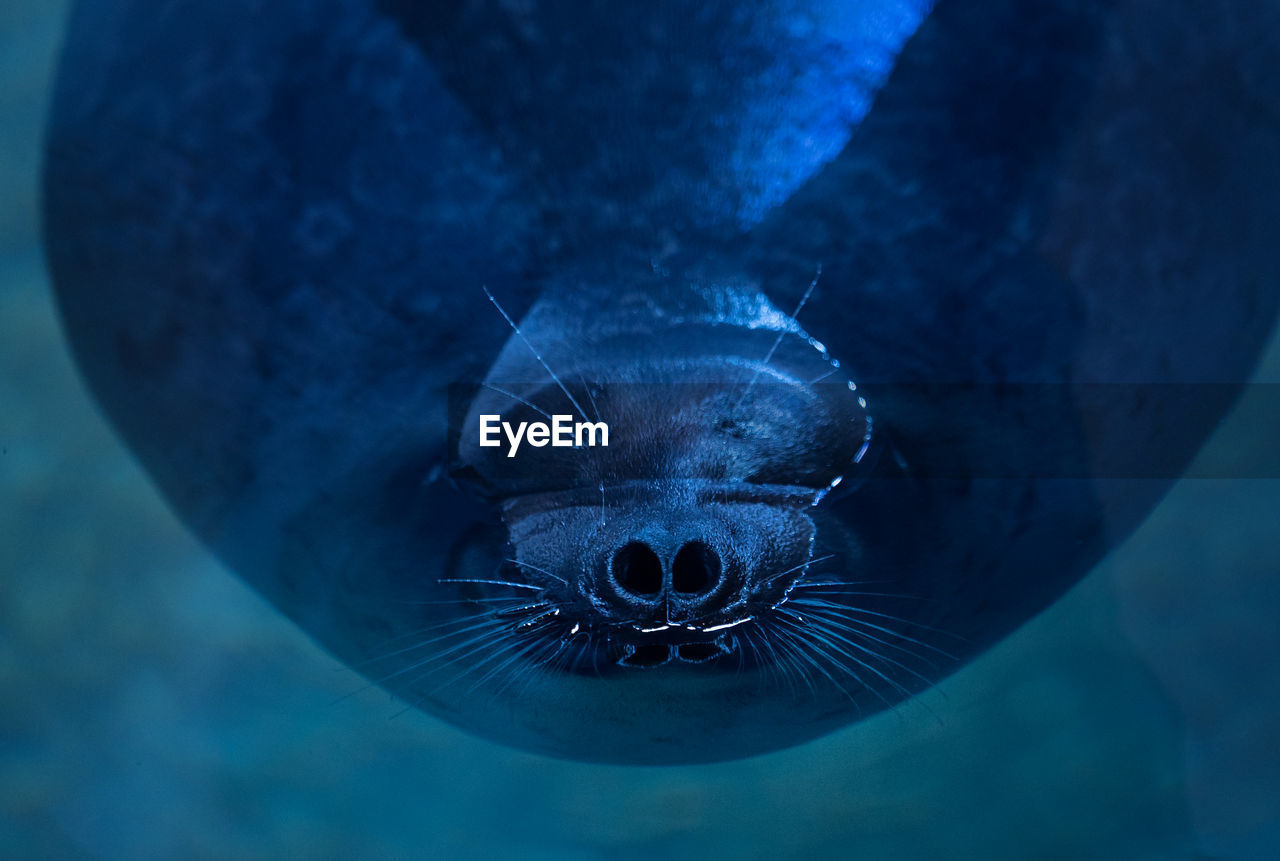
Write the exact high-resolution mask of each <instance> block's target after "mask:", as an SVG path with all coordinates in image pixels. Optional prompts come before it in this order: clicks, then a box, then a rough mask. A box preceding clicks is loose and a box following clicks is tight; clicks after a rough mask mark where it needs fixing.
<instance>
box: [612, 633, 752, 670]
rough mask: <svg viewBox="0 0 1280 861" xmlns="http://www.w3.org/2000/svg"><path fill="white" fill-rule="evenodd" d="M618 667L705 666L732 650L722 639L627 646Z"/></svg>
mask: <svg viewBox="0 0 1280 861" xmlns="http://www.w3.org/2000/svg"><path fill="white" fill-rule="evenodd" d="M624 649H625V650H626V652H625V654H624V655H623V656H622V657H621V658H619V659H618V666H620V667H632V668H637V669H652V668H653V667H661V666H664V665H666V664H669V663H671V662H673V661H677V662H681V663H685V664H707V663H710V662H712V661H715V660H717V659H718V658H722V657H724V656H725V655H728V654H730V653H731V652H732V651H733V649H732V648H731V647H730V646H729V645H728V644H727V643H726V642H725V639H724V638H723V637H721V638H719V639H717V640H712V641H711V642H693V643H643V644H640V645H631V644H627V645H626V646H624Z"/></svg>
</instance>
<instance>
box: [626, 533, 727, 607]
mask: <svg viewBox="0 0 1280 861" xmlns="http://www.w3.org/2000/svg"><path fill="white" fill-rule="evenodd" d="M723 576H724V565H723V563H722V561H721V556H720V554H719V553H718V552H717V551H716V549H715V548H714V547H713V546H712V545H711V544H709V543H708V542H706V541H704V540H701V539H694V540H691V541H686V542H684V543H683V544H682V545H681V546H680V547H679V549H678V550H676V552H675V554H674V556H672V557H670V559H669V561H668V562H666V563H665V564H664V562H663V560H662V559H661V558H660V557H659V556H658V553H657V552H656V551H655V550H654V548H653V547H651V546H650V545H649V544H647V543H645V542H644V541H642V540H636V539H632V540H629V541H627V542H626V543H624V544H623V545H622V546H621V547H619V548H618V549H617V550H616V551H615V552H614V554H613V556H612V558H611V560H610V563H609V578H608V583H609V585H610V586H611V587H612V588H611V590H610V591H611V592H613V593H614V595H615V596H616V597H617V598H620V599H621V600H622V601H623V602H625V603H626V604H628V605H630V606H635V605H659V604H666V605H667V606H668V607H669V608H671V610H672V611H673V613H675V614H677V615H680V613H679V611H680V610H694V611H696V610H697V609H698V608H699V607H700V606H701V605H702V604H703V603H704V602H706V601H707V600H709V599H710V598H711V597H712V596H714V595H715V594H716V592H717V589H718V587H719V586H720V585H721V581H722V579H723Z"/></svg>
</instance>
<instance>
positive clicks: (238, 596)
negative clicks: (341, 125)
mask: <svg viewBox="0 0 1280 861" xmlns="http://www.w3.org/2000/svg"><path fill="white" fill-rule="evenodd" d="M65 8H66V4H65V3H61V2H47V0H45V2H35V0H0V513H2V514H0V857H14V858H42V857H55V858H79V857H86V858H95V857H102V858H156V857H197V858H224V857H238V858H257V857H260V858H275V857H281V856H289V857H319V858H325V857H362V858H444V859H449V858H530V859H536V858H557V859H561V858H569V859H574V858H605V857H607V858H618V859H627V858H651V857H653V856H654V855H657V854H660V855H662V856H664V857H669V858H686V857H689V858H692V857H699V858H706V857H712V858H715V857H734V858H770V859H780V858H801V857H815V856H817V857H838V858H845V857H857V858H862V859H881V858H884V859H889V858H894V859H912V858H934V857H947V858H973V859H1006V858H1007V859H1024V858H1063V859H1067V858H1134V859H1140V858H1174V859H1176V858H1221V859H1237V858H1239V859H1254V858H1257V859H1273V858H1277V857H1280V576H1277V574H1278V573H1280V480H1276V479H1262V478H1259V479H1230V480H1228V479H1199V478H1198V479H1192V480H1186V481H1183V482H1181V483H1180V484H1178V485H1177V486H1175V487H1174V489H1173V490H1172V491H1171V493H1170V494H1169V496H1168V497H1167V498H1166V499H1165V501H1164V502H1163V503H1162V504H1161V505H1160V506H1159V508H1158V509H1157V510H1156V511H1155V512H1154V513H1153V514H1152V515H1151V516H1150V518H1149V519H1148V521H1147V522H1146V523H1145V525H1144V526H1143V527H1142V528H1141V529H1140V530H1139V531H1138V533H1137V534H1135V535H1134V536H1133V538H1131V539H1130V540H1129V541H1128V542H1127V543H1125V544H1124V545H1122V546H1121V547H1120V548H1119V549H1118V550H1116V551H1115V552H1114V553H1112V554H1111V556H1109V557H1108V559H1107V560H1106V561H1105V562H1104V563H1103V564H1102V565H1101V566H1100V567H1099V568H1098V569H1097V570H1096V571H1095V572H1094V573H1093V574H1092V575H1090V576H1089V577H1088V578H1087V579H1086V580H1085V581H1083V582H1082V583H1081V584H1080V585H1079V586H1078V587H1076V588H1075V589H1074V590H1072V591H1071V592H1070V593H1069V594H1068V595H1067V596H1066V597H1065V598H1064V599H1063V600H1061V601H1060V602H1058V603H1057V604H1055V605H1054V606H1053V607H1051V608H1050V609H1049V610H1048V611H1046V612H1045V613H1043V614H1042V615H1040V616H1039V617H1037V618H1036V619H1034V620H1033V621H1032V622H1030V623H1029V624H1027V625H1026V626H1025V627H1024V628H1023V629H1021V630H1020V631H1018V632H1017V633H1016V634H1015V635H1013V636H1011V637H1010V638H1008V639H1007V640H1005V641H1004V642H1003V643H1001V644H1000V645H998V646H997V647H996V648H994V649H993V650H992V651H990V652H989V653H987V654H986V655H985V656H984V657H982V658H981V659H980V660H978V661H976V662H974V663H973V664H971V665H970V666H968V667H966V668H965V669H964V670H962V671H961V672H959V673H957V674H956V675H954V676H952V677H951V678H949V679H947V680H946V681H944V682H943V683H942V684H941V685H939V686H938V687H937V688H935V689H933V690H930V691H928V692H927V693H925V694H924V695H923V696H921V697H920V698H918V699H917V700H915V701H912V702H910V703H908V704H906V705H905V706H902V707H900V708H899V709H897V710H896V711H894V712H890V713H887V714H882V715H880V716H877V717H875V718H873V719H871V720H869V721H866V722H864V723H862V724H859V725H855V726H853V727H851V728H849V729H846V730H844V731H841V732H838V733H835V734H833V735H831V736H828V737H825V738H823V739H820V740H818V741H816V742H813V743H810V744H807V745H804V746H802V747H799V748H794V749H791V750H788V751H783V752H781V753H775V754H770V755H766V756H761V757H756V758H752V759H748V760H742V761H738V762H731V763H725V764H720V765H713V766H696V767H679V768H637V767H617V766H598V765H582V764H576V763H569V762H561V761H556V760H550V759H546V758H543V757H539V756H535V755H530V754H524V753H520V752H516V751H512V750H508V749H506V748H502V747H499V746H496V745H493V744H491V743H488V742H485V741H481V740H478V739H475V738H472V737H470V736H468V735H466V734H463V733H461V732H459V731H458V730H455V729H453V728H451V727H448V726H446V725H445V724H443V723H441V722H439V721H437V720H434V719H432V718H430V717H427V716H426V715H423V714H421V713H418V712H416V711H405V710H404V709H403V707H402V706H401V705H400V704H399V703H397V702H395V701H393V700H391V699H390V698H389V697H388V696H387V695H386V694H385V693H382V692H379V691H377V690H374V689H371V688H368V687H367V686H366V685H365V683H364V682H363V681H362V680H361V679H360V678H359V677H358V676H357V675H356V674H355V673H354V672H353V671H352V670H350V669H349V668H347V667H345V666H344V665H342V664H340V663H339V662H338V661H337V660H335V659H333V658H331V657H329V656H328V655H327V654H325V653H324V652H322V651H321V650H319V649H318V648H317V647H316V646H315V645H314V644H312V643H311V642H310V641H309V640H308V639H307V637H306V636H305V635H304V634H303V633H302V632H301V631H300V630H299V629H298V628H296V627H295V626H294V625H293V624H292V623H290V622H289V621H288V620H286V619H285V618H284V617H283V616H281V615H280V614H279V613H278V612H276V611H275V610H274V609H272V608H271V607H269V606H268V605H267V604H266V603H265V602H264V601H263V600H261V599H260V598H259V597H258V596H257V595H256V594H254V593H252V592H251V591H250V590H249V589H248V588H247V587H246V586H245V585H243V584H242V583H241V582H240V581H239V580H238V579H236V578H235V577H234V576H233V575H231V574H230V573H229V572H227V571H225V570H224V569H222V568H221V567H220V566H219V565H218V564H217V563H216V562H215V561H214V560H213V559H212V558H211V557H210V556H209V555H208V554H207V553H205V552H204V551H203V550H202V548H201V547H200V546H199V545H197V544H196V542H195V541H194V539H192V538H191V537H190V536H189V535H187V534H186V532H185V531H184V529H183V528H182V527H181V526H180V525H179V524H178V522H177V521H176V519H175V518H174V517H173V515H172V514H170V512H169V511H168V510H167V508H166V507H165V506H164V504H163V503H162V502H161V500H160V498H159V496H158V495H157V493H156V492H155V490H154V489H153V488H152V487H151V485H150V484H149V482H148V481H147V479H146V477H145V476H144V475H143V473H142V472H141V470H140V468H139V467H138V466H137V464H136V463H135V462H134V461H133V460H132V458H131V457H130V456H129V455H128V453H127V452H126V451H125V449H124V448H123V446H122V445H121V443H120V442H119V441H118V440H117V438H116V437H115V436H114V434H113V433H112V432H111V430H110V429H109V428H108V427H107V425H106V424H105V422H104V420H103V418H102V417H101V415H100V414H99V412H98V411H97V409H96V408H95V407H94V405H93V404H92V403H91V402H90V401H89V399H88V395H87V392H86V390H85V389H84V387H83V385H82V383H81V382H80V380H79V379H78V377H77V375H76V373H75V371H74V369H73V367H72V363H71V358H70V354H69V353H68V351H67V349H66V346H65V343H64V341H63V337H62V333H61V332H60V330H59V326H58V322H57V318H56V315H55V312H54V308H53V305H52V297H51V294H50V292H49V286H48V281H47V275H46V272H45V267H44V264H43V260H42V257H41V252H40V247H39V231H38V189H39V180H38V177H39V163H40V128H41V123H42V119H43V115H44V111H45V107H46V99H47V95H48V91H49V84H50V80H51V75H52V72H53V68H54V61H55V57H56V50H57V44H58V39H59V31H60V26H61V22H62V18H63V15H64V13H65ZM1256 379H1257V381H1258V382H1260V383H1267V384H1273V385H1274V384H1280V340H1273V343H1272V345H1271V348H1270V349H1269V350H1268V351H1267V354H1266V356H1265V357H1264V358H1263V362H1262V365H1261V367H1260V369H1259V371H1258V375H1257V378H1256ZM1268 394H1269V393H1268V391H1267V389H1266V387H1265V386H1257V387H1254V388H1253V389H1252V390H1250V391H1249V392H1247V393H1246V396H1245V399H1244V400H1243V401H1242V402H1241V404H1240V405H1239V406H1238V407H1237V408H1236V410H1235V411H1234V413H1233V414H1232V416H1231V417H1230V418H1229V419H1228V420H1227V421H1226V422H1225V423H1224V424H1223V426H1222V427H1221V428H1220V429H1219V431H1218V432H1217V434H1216V435H1215V436H1214V437H1213V439H1212V440H1211V441H1210V443H1209V445H1208V447H1207V448H1206V450H1205V452H1203V453H1202V455H1201V457H1202V460H1205V459H1207V460H1208V461H1209V462H1212V463H1215V464H1225V465H1227V467H1226V468H1225V469H1221V470H1215V469H1212V468H1211V469H1205V470H1203V471H1204V472H1207V473H1214V472H1219V473H1221V474H1229V473H1232V472H1242V471H1244V470H1243V469H1242V468H1240V467H1239V465H1241V464H1244V465H1247V464H1249V463H1252V462H1255V461H1263V460H1269V461H1274V457H1273V456H1270V455H1269V454H1268V453H1269V452H1270V451H1271V449H1272V448H1273V447H1274V446H1275V445H1276V440H1277V438H1280V415H1277V413H1276V410H1275V406H1276V401H1277V400H1280V399H1277V398H1276V397H1275V396H1274V393H1271V394H1270V396H1268Z"/></svg>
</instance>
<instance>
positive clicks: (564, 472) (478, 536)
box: [45, 0, 1280, 762]
mask: <svg viewBox="0 0 1280 861" xmlns="http://www.w3.org/2000/svg"><path fill="white" fill-rule="evenodd" d="M1277 51H1280V9H1278V8H1277V7H1276V6H1275V4H1238V3H1230V2H1225V0H1223V2H1210V3H1202V4H1197V5H1196V7H1195V9H1181V8H1180V9H1178V10H1173V11H1171V10H1169V9H1168V8H1165V7H1163V6H1161V5H1160V4H1156V3H1154V2H1146V0H1105V2H1104V0H1053V2H1037V3H1029V2H1014V0H1008V2H995V3H991V2H984V3H976V2H964V0H939V2H938V3H937V5H936V8H935V7H933V6H932V5H931V4H929V3H927V2H925V0H898V2H889V0H885V2H865V3H822V2H806V0H771V1H770V2H765V3H760V4H752V5H751V6H750V7H747V6H744V5H743V4H735V3H721V2H703V3H698V4H687V3H682V2H675V1H674V0H670V2H665V1H664V2H658V3H630V2H626V3H619V4H608V7H607V8H606V7H605V6H604V5H602V4H587V3H573V2H533V3H526V4H520V5H518V6H515V5H512V4H504V3H497V2H494V3H489V2H478V3H456V2H445V3H416V2H409V0H377V2H375V0H323V2H307V3H301V2H288V0H286V2H280V3H273V4H270V5H269V6H267V5H263V4H260V3H256V2H250V0H232V2H227V3H220V4H207V3H196V2H189V0H176V2H170V3H166V4H164V5H163V6H162V7H161V8H159V9H157V8H156V7H155V5H154V4H144V3H137V2H126V0H80V2H78V3H77V4H76V5H75V7H74V10H73V13H72V16H71V22H70V29H69V33H68V37H67V40H66V46H65V49H64V56H63V60H62V68H61V72H60V76H59V83H58V88H57V93H56V98H55V104H54V108H53V111H52V114H51V117H50V122H49V131H48V139H47V164H46V183H45V191H46V195H45V212H46V244H47V249H48V257H49V262H50V266H51V269H52V273H53V276H54V282H55V286H56V289H57V294H58V299H59V302H60V306H61V309H62V312H63V315H64V319H65V323H66V328H67V331H68V333H69V337H70V340H71V344H72V346H73V348H74V350H75V352H76V355H77V358H78V360H79V362H80V366H81V368H82V369H83V371H84V374H85V376H86V378H87V379H88V381H89V383H90V385H91V386H92V388H93V390H94V392H95V394H96V395H97V397H98V399H99V400H100V402H101V403H102V405H103V407H104V409H105V410H106V412H107V414H108V415H109V416H110V418H111V420H112V421H113V422H114V423H115V425H116V426H117V428H118V429H119V430H120V432H121V433H122V435H123V436H124V438H125V439H126V440H127V441H128V443H129V444H130V446H131V447H132V448H133V450H134V451H135V452H136V454H137V455H138V457H139V458H140V459H141V460H142V462H143V463H144V464H145V465H146V467H147V468H148V470H149V471H150V473H151V474H152V476H153V477H154V479H155V480H156V482H157V484H158V485H159V487H160V488H161V489H162V491H163V492H164V494H165V495H166V497H167V498H168V499H169V501H170V502H171V504H172V505H173V506H174V508H175V509H176V510H177V511H178V512H179V513H180V515H181V516H182V517H183V519H184V520H185V521H186V522H187V523H188V524H189V525H190V526H191V528H192V529H193V530H194V531H195V532H196V533H197V534H199V535H200V536H201V538H202V539H203V540H204V541H206V542H207V544H208V545H209V546H210V547H211V548H212V549H213V550H214V551H215V552H216V553H217V554H218V555H219V556H220V557H221V558H222V559H223V560H225V561H226V562H227V563H228V564H229V565H230V566H231V567H232V568H233V569H234V570H236V571H237V572H238V573H240V574H241V576H243V577H244V578H245V579H246V580H247V581H248V582H249V583H251V584H252V585H253V586H254V587H255V588H257V589H258V590H259V591H260V592H261V593H262V594H263V595H265V596H266V597H267V598H268V599H270V600H271V601H272V602H274V603H275V604H276V605H277V606H278V607H280V609H281V610H282V611H283V612H284V613H286V614H287V615H288V616H289V617H291V618H292V619H294V620H295V621H296V622H297V623H298V624H299V625H301V626H302V627H303V628H304V629H305V630H307V631H308V632H309V633H310V634H311V635H312V636H314V637H315V638H316V639H317V640H318V641H319V642H321V643H322V644H323V645H325V646H326V647H327V648H328V649H329V650H331V651H332V652H333V653H334V654H335V655H337V656H338V657H340V658H341V659H343V660H344V661H347V662H348V663H350V664H351V665H352V666H354V667H357V668H358V669H359V670H360V671H361V672H363V673H364V674H365V675H367V676H368V677H369V678H370V679H371V680H372V681H374V682H376V683H378V684H381V685H383V686H385V687H386V688H388V689H389V690H391V691H393V692H394V693H396V694H397V695H398V696H400V697H401V698H403V699H404V700H405V701H406V702H407V703H409V704H410V705H413V706H417V707H419V708H422V709H424V710H426V711H429V712H431V713H433V714H436V715H439V716H441V717H443V718H445V719H446V720H449V721H452V722H454V723H456V724H458V725H459V726H462V727H465V728H468V729H471V730H473V731H476V732H478V733H481V734H483V735H486V736H488V737H491V738H494V739H497V740H500V741H503V742H506V743H511V744H515V745H519V746H522V747H525V748H529V749H533V750H538V751H543V752H547V753H551V754H555V755H560V756H569V757H577V758H584V759H597V760H611V761H624V762H681V761H699V760H713V759H723V758H729V757H735V756H742V755H747V754H751V753H756V752H761V751H765V750H770V749H776V748H779V747H784V746H786V745H790V744H795V743H797V742H800V741H803V740H805V739H808V738H812V737H814V736H816V735H818V734H821V733H823V732H827V731H830V730H832V729H834V728H837V727H840V726H843V725H845V724H847V723H849V722H851V721H853V720H856V719H858V718H861V717H865V716H868V715H870V714H873V713H875V712H877V711H879V710H881V709H884V708H887V707H891V706H893V705H894V704H896V703H898V702H900V701H902V700H903V699H905V698H907V697H910V696H911V695H913V694H914V693H916V692H918V691H919V690H922V689H923V688H925V687H928V686H929V685H932V684H934V683H936V682H937V681H938V680H939V679H941V678H943V677H944V676H945V675H947V674H948V673H950V672H951V671H953V670H954V669H955V668H957V667H959V666H961V665H962V664H963V663H964V662H965V661H967V660H969V659H971V658H972V657H974V656H975V655H977V654H979V653H980V652H981V651H982V650H983V649H984V648H986V647H987V646H988V645H990V644H991V643H993V642H995V641H997V640H998V639H1000V638H1001V637H1003V636H1005V635H1006V634H1008V633H1009V632H1010V631H1012V630H1013V629H1014V628H1016V627H1017V626H1018V625H1019V624H1020V623H1022V622H1023V621H1025V620H1026V619H1028V618H1030V617H1031V616H1033V615H1034V614H1035V613H1037V612H1038V611H1039V610H1041V609H1042V608H1044V607H1045V606H1047V605H1048V604H1049V603H1050V602H1052V601H1053V600H1054V599H1055V598H1056V597H1057V596H1059V595H1060V594H1062V592H1063V591H1065V590H1066V589H1067V588H1068V587H1069V586H1070V585H1071V584H1072V583H1074V582H1075V581H1076V580H1078V579H1079V578H1080V577H1081V576H1083V575H1084V574H1085V573H1086V572H1087V571H1088V570H1089V569H1090V568H1091V567H1092V566H1093V565H1094V563H1095V562H1096V561H1097V560H1098V559H1099V558H1100V557H1101V556H1102V555H1103V554H1104V553H1105V552H1106V551H1107V549H1108V548H1109V547H1111V546H1112V545H1114V543H1115V542H1117V541H1118V540H1120V539H1122V538H1123V537H1124V536H1125V535H1126V534H1127V533H1128V532H1129V531H1130V530H1131V529H1132V528H1133V527H1134V526H1135V525H1136V524H1137V523H1138V522H1139V520H1140V519H1141V518H1142V516H1143V515H1144V514H1145V512H1146V511H1147V510H1149V508H1150V507H1151V506H1152V505H1153V504H1154V503H1155V501H1156V500H1157V499H1158V498H1159V497H1160V495H1161V494H1162V493H1163V491H1164V489H1165V487H1166V486H1167V485H1168V483H1169V482H1170V481H1172V480H1173V479H1174V478H1176V476H1177V475H1178V474H1179V473H1180V471H1181V470H1182V469H1183V468H1184V467H1185V465H1186V463H1187V462H1188V461H1189V460H1190V458H1191V457H1192V456H1193V455H1194V454H1195V452H1196V450H1197V449H1198V447H1199V445H1200V443H1201V441H1202V440H1203V439H1204V437H1205V436H1206V435H1207V434H1208V433H1209V431H1210V430H1211V429H1212V428H1213V426H1214V425H1215V423H1216V422H1217V420H1218V419H1219V418H1220V417H1221V415H1222V414H1223V413H1224V412H1225V410H1226V409H1227V408H1228V407H1229V405H1230V403H1231V401H1232V399H1233V397H1234V390H1235V388H1236V387H1237V386H1238V385H1239V384H1240V383H1241V382H1242V381H1243V380H1245V379H1246V378H1247V376H1248V374H1249V371H1250V370H1251V368H1252V365H1253V362H1254V359H1255V356H1256V354H1257V352H1258V350H1259V347H1260V345H1261V344H1262V343H1263V341H1264V339H1265V338H1266V336H1267V335H1268V333H1269V332H1270V330H1271V327H1272V322H1273V319H1274V314H1275V308H1276V291H1277V285H1278V284H1280V242H1277V238H1278V237H1277V231H1278V230H1280V167H1277V165H1280V159H1277V158H1276V154H1277V153H1278V152H1280V124H1278V121H1277V117H1280V96H1277V95H1276V94H1278V93H1280V71H1277V69H1276V68H1275V65H1274V63H1273V62H1272V60H1273V58H1274V57H1275V56H1276V55H1277ZM557 415H562V416H568V417H571V418H572V419H573V420H574V421H575V422H582V423H585V424H591V425H599V424H603V425H607V426H608V428H609V434H610V439H609V444H608V445H607V446H586V445H580V446H577V447H575V446H554V445H547V444H544V445H536V444H531V443H526V444H525V445H524V447H522V448H520V449H519V450H518V451H517V452H516V453H515V454H514V455H513V456H512V457H507V450H506V449H504V448H502V447H488V446H484V445H482V444H481V442H480V440H481V437H480V433H479V431H480V422H481V421H482V420H483V417H485V416H501V417H502V418H503V419H504V420H506V421H508V422H511V423H513V424H519V423H521V422H524V423H525V424H526V425H528V424H530V423H533V422H539V421H549V420H552V419H553V418H554V417H555V416H557Z"/></svg>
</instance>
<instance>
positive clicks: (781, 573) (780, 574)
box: [760, 553, 836, 586]
mask: <svg viewBox="0 0 1280 861" xmlns="http://www.w3.org/2000/svg"><path fill="white" fill-rule="evenodd" d="M834 558H836V555H835V554H834V553H828V554H827V555H826V556H819V557H818V558H817V559H806V560H805V561H804V562H801V563H800V564H799V565H793V566H791V567H790V568H788V569H787V570H786V571H779V572H778V573H777V574H770V575H769V576H768V577H766V578H764V579H763V580H761V581H760V584H761V585H762V586H764V585H768V584H769V583H772V582H773V581H774V580H777V579H778V578H779V577H785V576H787V575H788V574H790V573H791V572H792V571H799V570H800V569H801V568H805V567H808V566H809V565H817V564H818V563H819V562H826V561H827V560H828V559H834Z"/></svg>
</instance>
